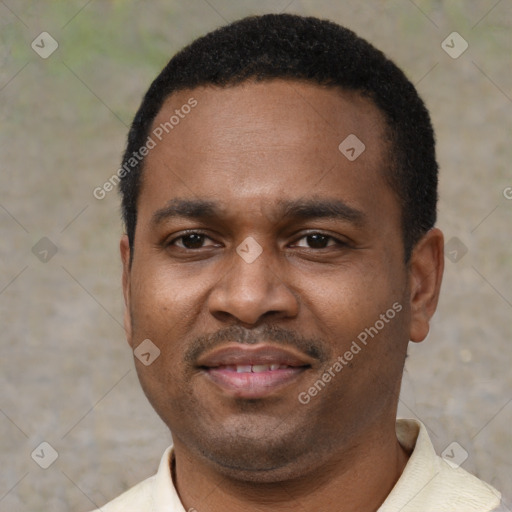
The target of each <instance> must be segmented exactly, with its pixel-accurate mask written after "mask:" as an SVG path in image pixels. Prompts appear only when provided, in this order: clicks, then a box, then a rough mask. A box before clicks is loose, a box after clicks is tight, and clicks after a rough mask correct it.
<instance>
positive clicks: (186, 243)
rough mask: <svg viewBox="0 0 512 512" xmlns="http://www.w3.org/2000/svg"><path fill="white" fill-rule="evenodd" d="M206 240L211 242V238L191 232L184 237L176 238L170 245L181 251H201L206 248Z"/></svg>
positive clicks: (197, 232) (198, 232)
mask: <svg viewBox="0 0 512 512" xmlns="http://www.w3.org/2000/svg"><path fill="white" fill-rule="evenodd" d="M206 239H208V240H211V238H209V237H208V236H206V235H205V234H204V233H201V232H200V231H190V232H188V233H186V234H184V235H181V236H179V237H177V238H174V239H173V240H171V241H170V242H169V244H168V245H170V246H171V245H175V246H177V247H179V248H181V249H201V248H202V247H204V245H203V243H204V241H205V240H206ZM178 241H181V243H176V242H178Z"/></svg>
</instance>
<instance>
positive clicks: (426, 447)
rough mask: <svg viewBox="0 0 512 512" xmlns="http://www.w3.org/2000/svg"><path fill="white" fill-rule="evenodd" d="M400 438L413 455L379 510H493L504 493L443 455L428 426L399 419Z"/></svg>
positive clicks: (444, 511) (482, 511)
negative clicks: (435, 444)
mask: <svg viewBox="0 0 512 512" xmlns="http://www.w3.org/2000/svg"><path fill="white" fill-rule="evenodd" d="M396 427H397V428H396V431H397V438H398V440H399V442H400V444H401V445H402V446H403V447H404V448H406V449H407V450H408V451H409V452H411V455H410V457H409V461H408V462H407V465H406V466H405V469H404V471H403V473H402V475H401V477H400V478H399V480H398V482H397V483H396V485H395V487H394V488H393V490H392V491H391V493H390V494H389V496H388V498H387V499H386V500H385V502H384V503H383V505H382V507H381V508H380V509H379V512H395V511H397V510H400V511H401V512H418V511H419V510H421V511H422V512H453V511H457V512H458V511H464V512H491V511H493V510H496V508H497V507H498V506H499V504H500V498H501V494H500V493H499V492H498V491H497V490H496V489H494V488H493V487H492V486H490V485H489V484H487V483H485V482H483V481H482V480H480V479H478V478H477V477H475V476H473V475H471V474H470V473H468V472H467V471H466V470H464V469H462V468H461V467H459V466H457V465H455V464H453V463H452V462H451V461H450V462H448V459H443V458H441V457H439V456H438V455H437V454H436V453H435V451H434V447H433V445H432V442H431V441H430V438H429V436H428V433H427V430H426V428H425V426H424V425H423V424H422V423H421V422H419V421H417V420H404V419H400V420H398V421H397V426H396Z"/></svg>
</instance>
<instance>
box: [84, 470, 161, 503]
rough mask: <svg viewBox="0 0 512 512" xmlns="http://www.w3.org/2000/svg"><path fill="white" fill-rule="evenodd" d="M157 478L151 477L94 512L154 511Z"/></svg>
mask: <svg viewBox="0 0 512 512" xmlns="http://www.w3.org/2000/svg"><path fill="white" fill-rule="evenodd" d="M155 479H156V476H155V475H154V476H151V477H149V478H147V479H146V480H143V481H142V482H140V483H138V484H137V485H135V486H134V487H132V488H131V489H129V490H127V491H126V492H124V493H123V494H121V495H120V496H118V497H117V498H115V499H114V500H112V501H110V502H109V503H107V504H106V505H104V506H102V507H101V508H98V509H96V510H94V511H93V512H146V511H148V512H149V511H150V510H152V509H153V507H152V499H153V498H152V495H153V487H154V484H155Z"/></svg>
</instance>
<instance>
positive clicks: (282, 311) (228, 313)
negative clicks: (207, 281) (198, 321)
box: [209, 244, 299, 325]
mask: <svg viewBox="0 0 512 512" xmlns="http://www.w3.org/2000/svg"><path fill="white" fill-rule="evenodd" d="M260 247H261V246H260ZM244 248H246V249H248V251H247V253H246V254H244V252H242V251H243V249H244ZM240 249H242V250H240ZM261 249H262V250H261V253H260V254H259V255H257V254H258V252H259V251H257V252H256V253H254V252H253V254H251V251H254V250H255V249H254V247H249V246H245V247H244V246H243V244H240V246H239V250H240V252H235V250H233V255H232V259H233V261H232V265H230V267H229V269H228V271H227V272H226V273H225V274H224V275H223V276H222V278H221V279H220V280H219V281H217V283H216V285H215V287H214V289H213V290H212V292H211V293H210V296H209V308H210V313H211V314H212V315H214V316H215V317H217V318H218V319H220V320H222V321H226V320H227V319H229V318H231V317H233V318H235V319H236V320H237V323H244V324H248V325H249V324H250V325H254V324H257V323H258V322H259V321H260V320H261V319H262V318H263V317H264V316H267V317H270V316H272V319H278V318H287V317H294V316H296V315H297V313H298V309H299V301H298V299H297V297H296V294H295V293H293V292H292V290H291V288H290V287H289V286H288V285H287V283H286V282H285V280H286V272H284V271H283V269H282V268H281V267H280V265H279V264H278V263H277V262H276V258H277V256H276V255H274V254H272V252H271V251H270V250H269V249H263V247H261ZM256 255H257V256H256ZM247 256H248V257H247ZM255 256H256V257H255Z"/></svg>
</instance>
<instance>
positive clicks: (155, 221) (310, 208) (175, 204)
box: [151, 198, 366, 227]
mask: <svg viewBox="0 0 512 512" xmlns="http://www.w3.org/2000/svg"><path fill="white" fill-rule="evenodd" d="M277 205H278V209H277V212H276V213H277V214H278V216H279V218H284V219H301V220H307V219H314V218H327V219H335V220H342V221H345V222H350V223H352V224H355V225H358V226H360V225H362V224H364V221H365V220H366V216H365V214H364V213H363V212H362V211H361V210H358V209H356V208H354V207H352V206H349V205H348V204H346V203H345V202H343V201H341V200H339V199H292V200H284V199H280V200H278V201H277ZM223 211H224V209H223V208H221V206H220V203H218V202H216V201H209V200H204V199H182V198H174V199H171V200H170V201H169V202H168V203H167V204H166V205H165V206H164V207H163V208H161V209H159V210H157V211H156V212H155V213H154V214H153V215H152V218H151V224H152V225H153V226H154V227H156V226H158V225H159V224H161V223H163V222H164V221H166V220H168V219H172V218H176V217H183V218H189V219H196V220H211V219H214V218H222V217H223Z"/></svg>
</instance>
